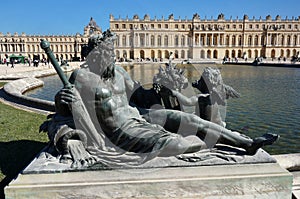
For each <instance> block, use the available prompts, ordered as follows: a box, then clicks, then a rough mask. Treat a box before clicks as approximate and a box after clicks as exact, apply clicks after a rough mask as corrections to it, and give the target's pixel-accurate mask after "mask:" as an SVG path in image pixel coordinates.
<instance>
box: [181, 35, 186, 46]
mask: <svg viewBox="0 0 300 199" xmlns="http://www.w3.org/2000/svg"><path fill="white" fill-rule="evenodd" d="M181 46H185V36H184V35H183V36H182V37H181Z"/></svg>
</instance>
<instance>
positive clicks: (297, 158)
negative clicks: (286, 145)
mask: <svg viewBox="0 0 300 199" xmlns="http://www.w3.org/2000/svg"><path fill="white" fill-rule="evenodd" d="M272 157H273V158H275V159H276V161H277V162H278V164H279V165H280V166H281V167H282V168H285V169H287V170H289V171H300V153H292V154H281V155H273V156H272Z"/></svg>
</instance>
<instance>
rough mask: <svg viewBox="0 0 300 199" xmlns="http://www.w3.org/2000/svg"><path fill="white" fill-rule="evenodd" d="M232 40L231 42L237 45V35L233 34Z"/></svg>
mask: <svg viewBox="0 0 300 199" xmlns="http://www.w3.org/2000/svg"><path fill="white" fill-rule="evenodd" d="M231 40H232V41H231V44H232V45H233V46H235V45H236V37H235V35H233V36H232V39H231Z"/></svg>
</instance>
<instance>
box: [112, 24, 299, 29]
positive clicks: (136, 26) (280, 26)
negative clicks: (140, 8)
mask: <svg viewBox="0 0 300 199" xmlns="http://www.w3.org/2000/svg"><path fill="white" fill-rule="evenodd" d="M245 25H246V27H245V28H246V29H257V30H260V29H274V30H277V29H288V30H291V29H294V30H298V28H299V26H298V24H245ZM114 28H115V29H117V30H118V29H131V30H132V29H141V30H145V29H169V28H170V29H173V28H174V29H186V28H188V29H189V30H190V29H191V28H192V24H174V26H170V24H160V23H158V24H154V23H152V24H142V23H140V24H114ZM194 28H195V30H220V29H224V28H226V29H240V30H242V29H243V24H226V25H225V26H224V25H221V24H195V25H194Z"/></svg>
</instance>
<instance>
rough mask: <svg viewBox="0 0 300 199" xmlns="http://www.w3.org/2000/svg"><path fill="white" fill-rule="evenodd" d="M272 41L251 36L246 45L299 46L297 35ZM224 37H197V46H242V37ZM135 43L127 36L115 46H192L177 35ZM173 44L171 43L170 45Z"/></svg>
mask: <svg viewBox="0 0 300 199" xmlns="http://www.w3.org/2000/svg"><path fill="white" fill-rule="evenodd" d="M269 37H270V39H268V41H267V38H266V37H265V36H262V37H259V36H258V35H255V36H252V35H249V36H248V37H247V41H246V43H244V44H247V45H248V46H253V45H254V46H259V45H265V44H266V45H282V46H285V45H288V46H291V45H294V46H296V45H299V41H298V40H299V37H298V36H297V35H294V36H291V35H287V36H283V35H281V36H276V35H275V36H274V35H271V36H269ZM223 39H224V36H223V35H221V36H220V37H218V35H208V36H207V37H205V36H204V35H200V36H199V35H196V36H195V45H208V46H211V45H224V44H225V45H226V46H229V45H233V46H242V45H243V43H242V40H243V39H242V35H239V36H236V35H233V36H231V38H230V36H229V35H226V36H225V41H223ZM135 41H136V42H135V43H134V38H133V37H132V36H130V37H129V40H128V41H127V37H126V36H125V35H123V36H122V38H121V40H120V37H119V36H117V40H116V43H115V45H116V46H133V45H134V46H149V45H150V46H162V45H163V46H169V45H171V46H179V45H180V46H186V45H190V44H191V38H190V37H187V36H184V35H182V36H178V35H175V38H174V41H173V42H172V41H170V40H169V36H168V35H165V36H161V35H158V36H157V38H155V36H153V35H151V36H150V43H148V41H147V39H146V37H145V35H144V34H141V35H140V36H139V37H136V38H135ZM170 42H171V43H170Z"/></svg>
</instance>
